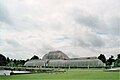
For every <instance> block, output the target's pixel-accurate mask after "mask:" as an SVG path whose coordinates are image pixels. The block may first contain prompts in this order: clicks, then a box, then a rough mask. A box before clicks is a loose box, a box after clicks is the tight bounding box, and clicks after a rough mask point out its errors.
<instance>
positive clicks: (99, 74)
mask: <svg viewBox="0 0 120 80" xmlns="http://www.w3.org/2000/svg"><path fill="white" fill-rule="evenodd" d="M119 76H120V72H104V71H103V70H98V69H94V70H91V69H90V70H88V69H71V70H68V71H66V72H64V73H37V74H20V75H11V76H0V80H120V77H119Z"/></svg>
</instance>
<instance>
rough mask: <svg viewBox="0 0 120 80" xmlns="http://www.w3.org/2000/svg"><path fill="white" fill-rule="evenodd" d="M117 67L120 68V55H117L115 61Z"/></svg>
mask: <svg viewBox="0 0 120 80" xmlns="http://www.w3.org/2000/svg"><path fill="white" fill-rule="evenodd" d="M115 66H116V67H120V54H118V55H117V59H116V60H115Z"/></svg>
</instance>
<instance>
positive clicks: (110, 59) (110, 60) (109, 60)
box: [106, 55, 115, 66]
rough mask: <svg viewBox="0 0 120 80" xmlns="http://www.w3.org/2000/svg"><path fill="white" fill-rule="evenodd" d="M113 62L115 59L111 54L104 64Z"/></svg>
mask: <svg viewBox="0 0 120 80" xmlns="http://www.w3.org/2000/svg"><path fill="white" fill-rule="evenodd" d="M113 62H115V59H113V56H112V55H111V57H110V58H109V59H108V60H107V63H106V64H107V65H109V66H111V65H112V63H113Z"/></svg>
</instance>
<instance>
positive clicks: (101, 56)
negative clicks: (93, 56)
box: [98, 54, 106, 63]
mask: <svg viewBox="0 0 120 80" xmlns="http://www.w3.org/2000/svg"><path fill="white" fill-rule="evenodd" d="M98 59H100V60H101V61H102V62H103V63H106V58H105V56H104V54H100V56H98Z"/></svg>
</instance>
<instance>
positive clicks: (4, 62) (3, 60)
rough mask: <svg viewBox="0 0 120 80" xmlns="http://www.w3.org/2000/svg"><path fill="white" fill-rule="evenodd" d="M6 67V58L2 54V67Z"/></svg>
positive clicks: (0, 56) (0, 61)
mask: <svg viewBox="0 0 120 80" xmlns="http://www.w3.org/2000/svg"><path fill="white" fill-rule="evenodd" d="M5 65H6V57H5V56H4V55H2V54H0V66H5Z"/></svg>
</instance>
